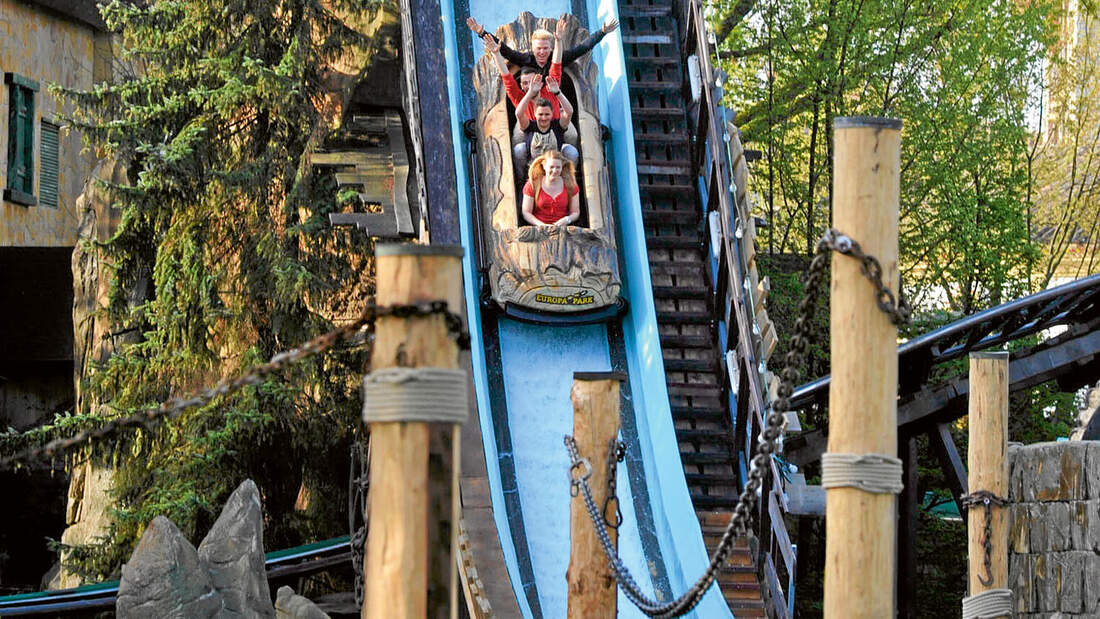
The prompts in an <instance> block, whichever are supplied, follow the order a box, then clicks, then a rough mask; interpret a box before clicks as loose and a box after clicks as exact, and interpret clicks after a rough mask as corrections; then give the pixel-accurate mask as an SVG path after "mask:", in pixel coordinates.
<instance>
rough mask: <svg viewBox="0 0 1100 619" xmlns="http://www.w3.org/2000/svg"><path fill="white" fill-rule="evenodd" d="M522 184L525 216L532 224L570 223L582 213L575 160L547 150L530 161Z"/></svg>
mask: <svg viewBox="0 0 1100 619" xmlns="http://www.w3.org/2000/svg"><path fill="white" fill-rule="evenodd" d="M527 179H528V180H527V184H526V185H524V186H523V218H524V219H525V220H526V221H527V223H529V224H531V225H533V226H568V225H570V224H572V223H575V222H576V221H577V220H578V219H580V217H581V199H580V195H579V194H580V191H581V190H580V188H579V187H577V180H576V178H575V177H574V175H573V163H572V162H571V161H569V160H568V159H566V158H565V156H564V155H562V154H561V153H560V152H559V151H556V150H548V151H546V152H544V153H543V154H541V155H539V157H538V158H537V159H535V160H534V161H532V162H531V167H530V169H529V170H528V175H527Z"/></svg>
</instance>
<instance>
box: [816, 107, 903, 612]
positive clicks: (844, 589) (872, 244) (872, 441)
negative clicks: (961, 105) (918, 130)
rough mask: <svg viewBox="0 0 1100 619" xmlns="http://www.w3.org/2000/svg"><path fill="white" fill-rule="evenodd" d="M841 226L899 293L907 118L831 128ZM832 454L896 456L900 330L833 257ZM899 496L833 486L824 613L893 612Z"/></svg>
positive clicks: (847, 262) (849, 263) (855, 273)
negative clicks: (902, 149) (903, 148)
mask: <svg viewBox="0 0 1100 619" xmlns="http://www.w3.org/2000/svg"><path fill="white" fill-rule="evenodd" d="M833 135H834V143H835V144H836V147H835V151H834V152H835V159H834V161H835V163H834V166H835V170H836V172H835V175H834V183H833V195H834V196H835V197H836V199H835V201H834V204H835V205H836V210H835V218H834V221H835V223H836V227H837V229H839V230H841V231H842V232H843V233H845V234H848V235H851V238H852V239H854V240H855V241H857V242H859V243H860V245H861V246H862V247H863V251H864V252H866V253H867V254H869V255H872V256H875V257H876V258H878V261H879V263H880V264H881V265H882V276H883V282H884V283H885V284H886V285H887V286H889V287H890V288H891V289H893V290H897V289H898V262H897V261H898V196H899V173H900V167H901V163H900V159H901V156H900V147H901V122H899V121H896V120H891V119H880V118H860V117H857V118H837V119H835V120H834V124H833ZM832 269H833V270H832V294H831V297H830V304H831V307H830V321H829V322H830V332H831V334H832V337H831V338H830V355H829V358H830V359H831V361H832V375H833V377H834V380H833V381H832V382H831V383H830V385H829V410H830V412H831V415H830V416H829V451H830V452H831V453H836V454H855V455H864V454H881V455H885V456H893V455H894V454H896V453H897V384H898V361H897V359H898V356H897V327H895V326H894V325H893V323H891V322H890V320H889V319H888V318H887V316H886V315H885V314H884V313H883V312H882V310H880V309H879V308H878V305H877V304H876V303H875V302H874V299H875V291H874V287H873V286H872V284H871V282H869V281H868V280H867V278H866V277H864V275H863V274H862V273H861V272H860V262H859V261H858V260H853V259H852V258H849V257H848V256H842V255H839V254H837V253H834V254H833V257H832ZM896 507H897V497H895V496H894V495H893V494H882V493H871V492H867V491H865V490H863V489H860V488H853V487H835V488H827V489H826V511H827V513H828V514H829V517H828V518H826V519H825V617H826V618H828V619H841V618H843V619H872V618H879V617H892V616H894V595H893V589H894V572H895V566H894V560H895V556H894V532H895V529H896V526H897V522H896V520H895V510H896Z"/></svg>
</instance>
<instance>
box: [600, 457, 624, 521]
mask: <svg viewBox="0 0 1100 619" xmlns="http://www.w3.org/2000/svg"><path fill="white" fill-rule="evenodd" d="M623 460H626V445H625V444H623V442H622V441H620V440H618V439H616V438H614V437H612V438H611V440H610V441H608V443H607V496H606V497H604V500H603V521H604V524H606V525H607V526H609V527H611V528H612V529H618V528H619V526H621V525H622V524H623V510H622V506H621V505H620V504H619V495H618V484H617V483H616V481H615V478H616V477H617V476H616V475H615V465H616V464H618V463H619V462H622V461H623ZM612 503H614V504H615V511H614V514H615V522H611V520H610V519H609V518H608V516H607V514H608V512H610V511H611V504H612Z"/></svg>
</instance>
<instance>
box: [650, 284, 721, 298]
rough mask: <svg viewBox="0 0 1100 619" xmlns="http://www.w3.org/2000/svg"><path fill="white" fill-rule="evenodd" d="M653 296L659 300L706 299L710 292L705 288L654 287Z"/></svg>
mask: <svg viewBox="0 0 1100 619" xmlns="http://www.w3.org/2000/svg"><path fill="white" fill-rule="evenodd" d="M653 296H654V297H656V298H658V299H706V298H707V297H709V296H710V291H709V290H707V288H706V287H705V286H654V287H653Z"/></svg>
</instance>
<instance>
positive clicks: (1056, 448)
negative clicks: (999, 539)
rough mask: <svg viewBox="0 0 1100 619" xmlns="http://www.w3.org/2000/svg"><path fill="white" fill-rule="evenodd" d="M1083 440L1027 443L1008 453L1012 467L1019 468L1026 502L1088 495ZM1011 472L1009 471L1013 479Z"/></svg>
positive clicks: (1086, 446)
mask: <svg viewBox="0 0 1100 619" xmlns="http://www.w3.org/2000/svg"><path fill="white" fill-rule="evenodd" d="M1090 444H1091V443H1086V442H1082V441H1063V442H1057V443H1037V444H1035V445H1024V446H1021V447H1019V448H1017V449H1013V450H1011V451H1010V452H1009V453H1010V454H1011V457H1012V459H1013V460H1012V463H1011V464H1010V470H1012V471H1018V473H1017V474H1018V475H1019V477H1018V479H1019V480H1020V484H1021V488H1020V497H1019V500H1023V501H1069V500H1077V499H1086V498H1088V496H1087V494H1088V490H1087V481H1086V471H1085V460H1086V452H1087V451H1088V446H1089V445H1090ZM1011 479H1012V474H1010V480H1011Z"/></svg>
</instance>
